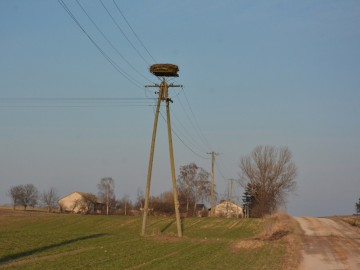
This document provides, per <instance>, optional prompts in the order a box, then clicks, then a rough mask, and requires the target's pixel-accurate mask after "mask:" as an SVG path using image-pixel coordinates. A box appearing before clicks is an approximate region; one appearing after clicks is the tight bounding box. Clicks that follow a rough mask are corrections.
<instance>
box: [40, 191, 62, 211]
mask: <svg viewBox="0 0 360 270" xmlns="http://www.w3.org/2000/svg"><path fill="white" fill-rule="evenodd" d="M58 199H59V196H58V194H57V192H56V189H55V188H53V187H51V188H49V189H48V190H47V191H43V193H42V194H41V201H42V202H43V203H44V205H46V207H47V208H48V212H49V213H50V212H51V210H52V209H53V208H55V207H56V204H57V201H58Z"/></svg>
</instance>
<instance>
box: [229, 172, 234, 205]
mask: <svg viewBox="0 0 360 270" xmlns="http://www.w3.org/2000/svg"><path fill="white" fill-rule="evenodd" d="M229 181H230V189H229V202H230V205H231V203H232V193H233V183H234V179H233V178H231V179H229Z"/></svg>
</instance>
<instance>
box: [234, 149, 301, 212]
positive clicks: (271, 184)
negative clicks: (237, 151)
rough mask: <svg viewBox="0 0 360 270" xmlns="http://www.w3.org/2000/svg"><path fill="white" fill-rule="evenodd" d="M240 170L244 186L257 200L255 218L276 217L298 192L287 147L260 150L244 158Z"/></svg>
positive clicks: (294, 170) (294, 168)
mask: <svg viewBox="0 0 360 270" xmlns="http://www.w3.org/2000/svg"><path fill="white" fill-rule="evenodd" d="M240 169H241V171H242V174H241V178H242V184H243V185H244V186H247V189H248V192H249V193H250V195H251V196H252V197H253V198H254V200H255V202H254V206H253V209H252V213H253V215H254V216H264V215H266V214H271V213H273V212H274V211H275V210H276V209H277V208H278V207H279V206H281V205H285V202H286V196H287V195H288V193H289V192H293V191H294V190H295V188H296V182H295V177H296V174H297V169H296V166H295V163H294V162H293V161H292V154H291V151H290V150H289V149H288V148H287V147H280V148H276V147H274V146H257V147H256V148H255V149H254V150H253V151H252V153H251V154H250V155H248V156H244V157H242V158H241V160H240Z"/></svg>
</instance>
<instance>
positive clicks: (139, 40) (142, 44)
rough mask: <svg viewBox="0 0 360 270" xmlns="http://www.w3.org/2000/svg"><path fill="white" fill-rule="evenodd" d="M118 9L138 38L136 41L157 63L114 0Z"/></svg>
mask: <svg viewBox="0 0 360 270" xmlns="http://www.w3.org/2000/svg"><path fill="white" fill-rule="evenodd" d="M113 2H114V4H115V6H116V9H117V10H118V11H119V13H120V15H121V16H122V17H123V19H124V20H125V22H126V24H127V25H128V26H129V28H130V29H131V31H132V32H133V34H134V36H135V37H136V39H137V40H138V42H139V43H140V45H141V46H142V47H143V48H144V50H145V51H146V52H147V53H148V55H149V56H150V57H151V59H152V60H153V61H154V63H156V62H157V61H156V60H155V58H154V57H153V56H152V55H151V53H150V52H149V50H148V49H147V48H146V47H145V45H144V43H143V42H142V41H141V39H140V38H139V36H138V35H137V34H136V32H135V31H134V29H133V28H132V27H131V25H130V23H129V22H128V20H127V19H126V17H125V15H124V14H123V12H122V11H121V9H120V7H119V6H118V4H117V3H116V2H115V0H113Z"/></svg>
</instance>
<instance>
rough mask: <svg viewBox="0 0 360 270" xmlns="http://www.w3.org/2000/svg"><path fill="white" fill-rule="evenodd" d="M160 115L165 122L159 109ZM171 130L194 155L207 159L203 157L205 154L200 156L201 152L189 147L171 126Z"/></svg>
mask: <svg viewBox="0 0 360 270" xmlns="http://www.w3.org/2000/svg"><path fill="white" fill-rule="evenodd" d="M160 115H161V117H162V119H163V120H164V121H165V122H166V119H165V117H164V115H163V114H162V113H161V111H160ZM171 131H172V132H173V133H174V135H175V136H176V137H177V138H178V139H179V141H180V142H181V143H182V144H183V145H184V146H185V147H186V148H187V149H189V150H190V151H191V152H192V153H193V154H194V155H196V156H198V157H200V158H202V159H209V158H207V157H205V156H202V155H201V154H199V153H197V152H195V151H194V150H193V149H191V147H189V146H188V145H187V144H186V143H185V142H184V140H183V139H181V138H180V136H179V135H178V134H177V132H176V131H175V130H174V129H173V128H171Z"/></svg>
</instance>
